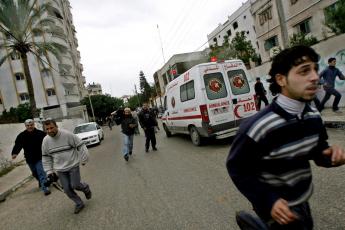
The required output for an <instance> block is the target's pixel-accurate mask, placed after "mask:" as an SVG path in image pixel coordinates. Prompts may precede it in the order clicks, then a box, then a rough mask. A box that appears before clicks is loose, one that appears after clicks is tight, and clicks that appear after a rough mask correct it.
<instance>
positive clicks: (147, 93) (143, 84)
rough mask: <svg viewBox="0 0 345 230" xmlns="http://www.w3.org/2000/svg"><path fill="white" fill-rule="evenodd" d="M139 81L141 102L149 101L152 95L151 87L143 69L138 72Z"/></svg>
mask: <svg viewBox="0 0 345 230" xmlns="http://www.w3.org/2000/svg"><path fill="white" fill-rule="evenodd" d="M139 82H140V92H141V94H142V100H143V102H149V100H150V98H151V95H152V89H151V86H150V85H149V83H148V82H147V80H146V77H145V74H144V72H143V71H140V73H139Z"/></svg>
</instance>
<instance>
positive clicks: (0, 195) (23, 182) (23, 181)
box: [0, 175, 32, 202]
mask: <svg viewBox="0 0 345 230" xmlns="http://www.w3.org/2000/svg"><path fill="white" fill-rule="evenodd" d="M31 179H32V176H31V175H30V176H28V177H26V178H24V179H23V180H21V181H19V182H18V183H17V184H16V185H14V186H12V187H11V188H9V189H8V190H6V191H5V192H3V193H1V194H0V202H3V201H5V200H6V197H7V196H8V195H10V194H11V193H12V192H14V191H16V190H17V189H18V188H20V187H21V186H23V185H24V184H25V183H27V182H28V181H30V180H31Z"/></svg>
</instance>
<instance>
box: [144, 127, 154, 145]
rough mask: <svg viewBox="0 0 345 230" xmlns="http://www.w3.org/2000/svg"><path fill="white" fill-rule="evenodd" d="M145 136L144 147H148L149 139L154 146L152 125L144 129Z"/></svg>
mask: <svg viewBox="0 0 345 230" xmlns="http://www.w3.org/2000/svg"><path fill="white" fill-rule="evenodd" d="M145 137H146V143H145V148H146V149H149V147H150V141H151V145H152V148H156V135H155V129H154V127H151V128H146V129H145Z"/></svg>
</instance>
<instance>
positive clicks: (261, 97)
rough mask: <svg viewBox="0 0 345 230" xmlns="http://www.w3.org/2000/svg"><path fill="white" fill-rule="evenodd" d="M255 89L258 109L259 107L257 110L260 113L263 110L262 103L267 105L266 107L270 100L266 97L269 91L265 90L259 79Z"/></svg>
mask: <svg viewBox="0 0 345 230" xmlns="http://www.w3.org/2000/svg"><path fill="white" fill-rule="evenodd" d="M254 89H255V94H256V100H257V105H256V107H257V110H258V111H260V110H261V101H263V102H264V103H265V106H267V105H268V100H267V97H266V94H267V91H266V90H265V88H264V85H263V84H262V82H261V81H260V78H259V77H257V78H256V83H255V85H254Z"/></svg>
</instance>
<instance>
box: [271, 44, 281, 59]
mask: <svg viewBox="0 0 345 230" xmlns="http://www.w3.org/2000/svg"><path fill="white" fill-rule="evenodd" d="M280 51H281V49H280V46H273V47H272V48H271V49H270V58H273V57H274V56H276V55H277V54H279V52H280Z"/></svg>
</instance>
